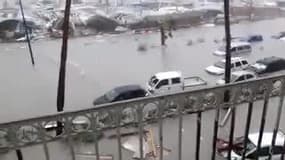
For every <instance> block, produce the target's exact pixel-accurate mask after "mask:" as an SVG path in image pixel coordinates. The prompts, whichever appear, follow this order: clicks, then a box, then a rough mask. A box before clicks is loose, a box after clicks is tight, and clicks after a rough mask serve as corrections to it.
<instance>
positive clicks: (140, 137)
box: [137, 106, 144, 159]
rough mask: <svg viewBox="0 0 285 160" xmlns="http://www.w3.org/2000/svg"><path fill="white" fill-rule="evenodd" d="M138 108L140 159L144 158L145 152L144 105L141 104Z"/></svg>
mask: <svg viewBox="0 0 285 160" xmlns="http://www.w3.org/2000/svg"><path fill="white" fill-rule="evenodd" d="M139 107H140V108H138V110H137V111H138V122H139V149H140V159H144V153H143V122H142V121H143V120H142V118H143V115H142V110H143V109H142V108H141V107H142V106H139Z"/></svg>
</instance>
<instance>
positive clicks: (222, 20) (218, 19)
mask: <svg viewBox="0 0 285 160" xmlns="http://www.w3.org/2000/svg"><path fill="white" fill-rule="evenodd" d="M230 23H231V24H234V23H239V20H238V19H237V18H235V17H232V16H230ZM214 24H216V25H220V24H225V15H224V14H218V15H217V16H216V17H215V19H214Z"/></svg>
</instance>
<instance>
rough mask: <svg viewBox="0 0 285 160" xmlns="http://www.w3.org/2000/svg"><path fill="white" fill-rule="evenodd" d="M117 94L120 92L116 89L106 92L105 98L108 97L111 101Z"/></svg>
mask: <svg viewBox="0 0 285 160" xmlns="http://www.w3.org/2000/svg"><path fill="white" fill-rule="evenodd" d="M117 96H118V93H117V92H116V90H114V89H113V90H111V91H109V92H107V93H106V94H105V98H106V99H108V100H109V101H113V100H114V99H115V98H116V97H117Z"/></svg>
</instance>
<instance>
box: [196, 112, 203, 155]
mask: <svg viewBox="0 0 285 160" xmlns="http://www.w3.org/2000/svg"><path fill="white" fill-rule="evenodd" d="M201 121H202V112H200V111H199V112H198V113H197V134H196V160H199V159H200V143H201V138H200V137H201Z"/></svg>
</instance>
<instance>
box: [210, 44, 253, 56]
mask: <svg viewBox="0 0 285 160" xmlns="http://www.w3.org/2000/svg"><path fill="white" fill-rule="evenodd" d="M251 50H252V49H251V45H250V43H248V42H232V43H231V55H233V56H234V55H237V54H241V53H250V52H251ZM214 55H217V56H225V55H226V46H225V45H223V46H221V47H220V48H219V49H218V50H216V51H215V52H214Z"/></svg>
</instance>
